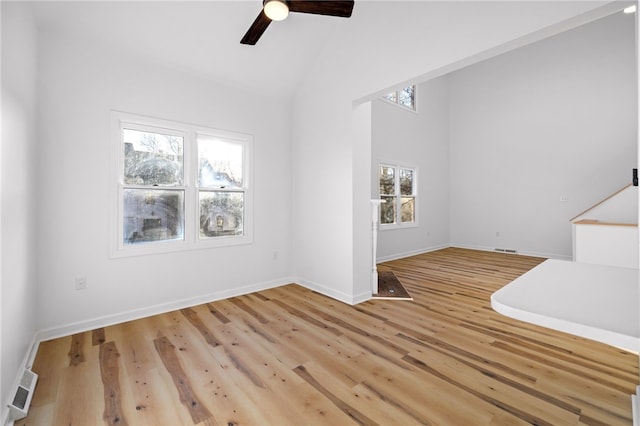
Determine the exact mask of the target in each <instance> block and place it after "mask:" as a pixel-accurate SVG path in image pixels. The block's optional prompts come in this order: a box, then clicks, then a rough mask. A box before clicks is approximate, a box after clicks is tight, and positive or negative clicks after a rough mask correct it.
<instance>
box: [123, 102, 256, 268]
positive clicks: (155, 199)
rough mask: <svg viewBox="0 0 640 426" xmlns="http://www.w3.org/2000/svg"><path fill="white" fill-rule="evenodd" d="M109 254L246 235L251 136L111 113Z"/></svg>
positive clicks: (245, 238)
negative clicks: (112, 208) (112, 239)
mask: <svg viewBox="0 0 640 426" xmlns="http://www.w3.org/2000/svg"><path fill="white" fill-rule="evenodd" d="M112 125H113V132H114V138H113V139H114V142H113V145H114V151H113V152H114V158H115V167H114V170H115V171H114V175H115V178H114V180H115V182H114V184H115V187H116V190H115V191H114V193H115V194H116V195H115V196H114V198H115V200H114V203H113V205H114V206H115V209H116V211H114V214H113V216H114V218H113V219H112V224H113V225H114V228H115V229H116V232H115V234H116V237H115V244H113V245H112V250H111V253H112V255H113V256H122V255H129V254H149V253H158V252H166V251H174V250H187V249H194V248H204V247H211V246H223V245H234V244H241V243H248V242H251V233H250V231H251V229H250V228H249V227H248V225H247V224H248V223H250V220H249V218H250V213H251V208H250V207H251V196H250V192H249V185H248V182H249V179H248V174H249V170H250V165H251V143H252V138H251V137H250V136H248V135H244V134H240V133H232V132H226V131H220V130H217V129H211V128H204V127H199V126H193V125H187V124H183V123H176V122H169V121H165V120H158V119H152V118H148V117H141V116H135V115H131V114H124V113H115V112H114V113H113V116H112Z"/></svg>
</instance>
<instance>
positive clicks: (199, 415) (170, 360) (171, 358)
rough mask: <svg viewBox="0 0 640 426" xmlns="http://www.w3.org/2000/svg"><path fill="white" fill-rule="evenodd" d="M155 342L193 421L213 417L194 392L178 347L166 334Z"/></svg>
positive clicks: (196, 421) (197, 421) (198, 421)
mask: <svg viewBox="0 0 640 426" xmlns="http://www.w3.org/2000/svg"><path fill="white" fill-rule="evenodd" d="M153 344H154V345H155V348H156V351H157V352H158V355H160V358H161V359H162V363H163V364H164V366H165V368H166V369H167V371H168V372H169V374H170V375H171V378H172V379H173V383H174V385H175V387H176V389H177V390H178V393H179V394H180V402H181V403H182V404H183V405H184V406H185V407H186V408H187V409H188V410H189V414H191V418H192V419H193V423H194V424H196V423H200V422H202V421H206V420H208V419H210V418H211V417H212V415H211V413H210V412H209V410H208V409H207V407H206V406H205V405H204V404H203V403H202V402H201V401H200V399H199V398H198V396H197V395H196V394H195V393H194V392H193V390H192V388H191V385H190V383H189V378H188V377H187V375H186V374H185V372H184V370H183V369H182V365H181V364H180V359H179V357H178V355H177V354H176V351H177V349H176V347H175V346H174V345H173V344H172V343H171V341H170V340H169V339H168V338H167V337H166V336H162V337H159V338H157V339H155V340H154V341H153Z"/></svg>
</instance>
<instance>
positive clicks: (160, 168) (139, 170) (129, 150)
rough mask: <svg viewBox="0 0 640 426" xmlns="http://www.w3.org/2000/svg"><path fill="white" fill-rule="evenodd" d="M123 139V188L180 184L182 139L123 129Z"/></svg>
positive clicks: (181, 180)
mask: <svg viewBox="0 0 640 426" xmlns="http://www.w3.org/2000/svg"><path fill="white" fill-rule="evenodd" d="M123 139H124V183H125V185H162V186H181V185H182V182H183V177H182V176H183V167H182V164H183V147H184V138H183V137H182V136H174V135H166V134H162V133H153V132H141V131H138V130H131V129H123Z"/></svg>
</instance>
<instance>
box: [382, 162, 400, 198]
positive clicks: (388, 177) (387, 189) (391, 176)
mask: <svg viewBox="0 0 640 426" xmlns="http://www.w3.org/2000/svg"><path fill="white" fill-rule="evenodd" d="M395 187H396V179H395V169H394V168H393V167H388V166H380V195H395V193H396V188H395Z"/></svg>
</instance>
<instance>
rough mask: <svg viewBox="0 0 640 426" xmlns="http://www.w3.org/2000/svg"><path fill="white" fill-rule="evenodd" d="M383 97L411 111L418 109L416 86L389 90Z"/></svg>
mask: <svg viewBox="0 0 640 426" xmlns="http://www.w3.org/2000/svg"><path fill="white" fill-rule="evenodd" d="M382 99H384V100H386V101H388V102H391V103H393V104H396V105H398V106H401V107H403V108H407V109H409V110H411V111H415V110H416V86H415V85H411V86H406V87H403V88H401V89H399V90H394V91H393V92H389V93H387V94H386V95H384V96H383V97H382Z"/></svg>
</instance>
